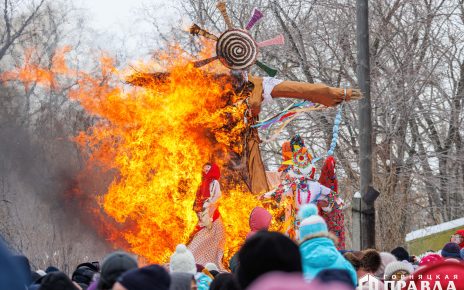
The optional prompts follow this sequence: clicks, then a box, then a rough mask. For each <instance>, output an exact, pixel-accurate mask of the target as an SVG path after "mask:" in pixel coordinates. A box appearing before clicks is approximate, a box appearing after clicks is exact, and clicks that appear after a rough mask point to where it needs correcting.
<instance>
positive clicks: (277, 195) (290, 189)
mask: <svg viewBox="0 0 464 290" xmlns="http://www.w3.org/2000/svg"><path fill="white" fill-rule="evenodd" d="M282 147H283V149H282V151H283V159H284V162H283V165H282V166H281V167H280V168H279V170H280V171H283V172H284V179H283V181H282V182H281V183H280V184H279V185H278V186H277V188H276V189H274V190H272V191H270V192H268V193H266V194H264V198H265V199H266V198H271V199H273V200H275V201H276V202H277V204H279V205H280V204H281V203H283V205H284V207H285V210H284V213H282V214H281V217H280V221H281V222H283V224H284V226H283V229H282V230H283V231H284V232H286V234H287V235H288V236H289V237H291V238H293V239H298V230H297V229H298V224H299V220H298V219H297V218H296V211H297V210H298V209H299V208H300V207H301V206H302V205H304V204H309V203H313V204H316V203H318V202H319V201H325V202H326V203H327V206H326V207H323V208H322V210H323V211H331V210H332V209H333V208H338V207H339V205H342V204H343V200H341V199H340V198H339V196H338V194H337V193H336V192H335V191H333V190H331V189H330V188H329V187H326V186H324V185H322V184H320V183H319V182H317V181H316V180H314V174H315V168H314V167H313V165H312V164H311V161H312V156H311V154H310V153H309V152H308V149H307V148H306V147H305V146H304V142H303V140H302V139H301V138H300V136H298V135H296V136H295V137H293V138H292V140H291V141H290V142H289V143H288V142H287V143H284V144H283V146H282ZM335 204H337V206H335Z"/></svg>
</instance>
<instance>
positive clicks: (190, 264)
mask: <svg viewBox="0 0 464 290" xmlns="http://www.w3.org/2000/svg"><path fill="white" fill-rule="evenodd" d="M169 271H170V272H171V273H173V272H183V273H190V274H195V273H196V272H197V267H196V265H195V258H194V257H193V254H192V252H190V251H189V250H188V249H187V247H186V246H185V245H183V244H180V245H177V247H176V251H175V252H174V254H172V256H171V261H170V263H169Z"/></svg>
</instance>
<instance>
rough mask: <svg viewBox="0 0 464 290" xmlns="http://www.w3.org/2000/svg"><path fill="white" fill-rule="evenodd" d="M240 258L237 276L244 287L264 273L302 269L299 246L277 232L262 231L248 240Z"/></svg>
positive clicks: (241, 250) (299, 270) (298, 270)
mask: <svg viewBox="0 0 464 290" xmlns="http://www.w3.org/2000/svg"><path fill="white" fill-rule="evenodd" d="M238 260H239V261H240V265H239V266H238V270H237V278H238V281H239V283H240V285H241V286H242V288H243V289H245V288H247V287H248V286H249V285H250V284H251V283H252V282H253V281H254V280H255V279H256V278H258V277H259V276H261V275H263V274H264V273H268V272H273V271H281V272H301V271H302V265H301V254H300V250H299V248H298V246H297V245H296V244H295V243H294V242H293V241H292V240H291V239H290V238H288V237H286V236H284V235H283V234H281V233H277V232H266V231H261V232H258V233H257V234H255V235H254V236H253V237H251V238H250V239H248V240H246V241H245V244H244V245H243V247H242V248H241V249H240V252H239V257H238Z"/></svg>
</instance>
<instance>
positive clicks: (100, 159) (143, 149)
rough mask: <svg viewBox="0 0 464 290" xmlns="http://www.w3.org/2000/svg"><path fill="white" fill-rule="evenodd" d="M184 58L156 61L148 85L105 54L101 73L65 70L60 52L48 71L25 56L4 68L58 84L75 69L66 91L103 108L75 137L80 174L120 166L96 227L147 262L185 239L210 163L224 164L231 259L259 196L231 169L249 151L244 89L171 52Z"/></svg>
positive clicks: (100, 203) (94, 108) (93, 109)
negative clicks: (158, 72)
mask: <svg viewBox="0 0 464 290" xmlns="http://www.w3.org/2000/svg"><path fill="white" fill-rule="evenodd" d="M179 59H182V58H179V54H175V55H170V56H167V57H164V58H162V61H160V62H158V63H157V64H156V65H154V66H150V68H151V70H153V68H155V67H156V68H160V67H163V68H164V69H165V71H166V72H168V73H165V74H163V77H161V78H153V80H152V81H151V82H150V84H149V85H148V86H146V87H144V88H134V87H130V86H127V85H126V84H125V83H123V82H122V81H121V80H120V72H119V71H118V70H116V68H115V67H114V66H113V61H112V60H111V59H110V58H108V57H104V58H102V59H101V61H100V64H101V72H100V74H99V75H98V77H95V76H92V75H91V74H88V73H85V72H77V73H76V72H75V71H72V70H70V69H67V66H66V65H65V63H64V62H63V60H64V57H63V56H62V54H57V56H56V59H55V60H56V62H57V65H56V66H52V69H49V70H48V71H47V70H45V69H38V68H37V67H35V68H32V65H31V63H29V62H26V64H25V65H24V66H23V67H21V68H18V69H17V70H16V71H13V72H10V73H8V74H5V75H4V76H3V78H5V77H7V78H9V79H16V80H23V81H24V82H27V83H28V84H29V83H31V82H33V81H34V82H37V81H39V82H40V81H42V79H44V80H46V83H47V85H48V86H52V87H56V86H57V84H56V76H58V75H66V74H68V76H69V75H70V74H71V73H72V75H73V76H77V77H78V86H77V87H76V88H75V89H72V90H71V91H70V93H69V96H70V98H72V99H74V100H77V101H79V102H80V104H81V105H82V106H83V107H84V108H85V110H86V111H87V112H88V113H89V114H92V115H95V116H98V117H99V121H98V122H96V123H95V124H94V125H93V126H92V127H91V128H90V129H89V130H87V131H86V132H81V133H80V134H79V135H78V136H77V137H76V138H75V140H76V141H77V142H78V143H79V144H80V145H81V148H82V150H83V152H85V153H86V154H88V161H87V167H86V168H87V170H88V171H87V172H83V174H84V175H85V174H87V175H88V174H91V173H90V172H91V171H90V170H89V168H95V167H96V166H98V167H99V168H102V169H104V171H106V172H116V173H114V179H113V181H112V182H111V184H110V186H109V188H108V190H107V192H101V193H99V194H97V195H95V197H94V198H95V200H96V201H97V202H96V203H94V204H96V205H97V210H92V213H93V214H95V215H102V216H100V219H99V221H101V223H102V224H103V226H101V227H100V228H101V229H102V232H105V234H106V235H107V237H108V239H110V240H111V241H113V242H114V243H115V244H118V245H125V247H127V250H129V251H131V252H133V253H135V254H138V255H139V256H141V257H144V258H145V259H146V260H147V262H155V263H164V262H167V261H168V260H169V257H170V255H171V253H172V252H173V250H174V249H175V247H176V245H177V244H179V243H186V242H187V240H188V238H189V235H190V234H191V232H192V231H193V229H194V227H195V225H196V223H197V217H196V215H195V214H194V212H193V210H192V206H193V201H194V199H195V193H196V190H197V187H198V185H199V184H200V181H201V168H202V165H203V164H204V163H205V162H208V161H214V162H216V163H218V164H219V165H220V166H221V167H222V170H223V171H224V173H225V174H223V178H222V180H220V183H221V186H222V191H223V197H222V198H221V200H220V207H219V209H220V212H221V214H222V217H223V221H224V225H225V228H226V235H227V240H226V249H225V256H226V258H228V257H230V256H231V255H232V254H233V253H234V252H235V250H237V248H238V247H239V246H240V244H241V243H243V240H244V237H245V235H246V233H247V232H248V231H249V228H248V218H249V215H250V212H251V210H252V209H253V207H255V206H257V205H259V201H258V200H257V199H256V197H255V196H253V195H252V194H251V193H250V192H249V190H248V189H247V187H246V186H245V184H244V183H243V181H242V180H241V178H240V176H239V174H238V173H237V172H234V171H233V170H231V169H229V167H230V166H229V159H230V158H231V156H234V154H235V156H238V155H240V154H241V153H242V151H243V147H242V144H243V143H244V142H243V136H244V133H245V131H246V129H247V128H246V124H245V122H244V114H245V111H246V103H245V102H244V96H241V95H236V94H235V93H234V90H233V88H232V86H231V84H230V82H229V80H228V78H227V77H218V75H217V74H216V75H215V74H212V73H206V72H204V71H202V70H199V69H197V68H194V67H193V66H192V65H189V64H187V63H186V62H185V60H183V61H171V62H170V61H167V60H179ZM54 68H56V69H55V70H54ZM231 152H232V153H233V154H231Z"/></svg>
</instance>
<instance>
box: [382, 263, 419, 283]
mask: <svg viewBox="0 0 464 290" xmlns="http://www.w3.org/2000/svg"><path fill="white" fill-rule="evenodd" d="M398 271H405V272H406V275H409V274H411V273H413V272H414V267H413V266H412V265H411V264H410V263H409V262H403V261H397V262H393V263H390V264H388V265H387V267H385V274H384V275H385V280H390V279H391V277H392V276H393V275H394V274H395V273H396V272H398Z"/></svg>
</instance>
